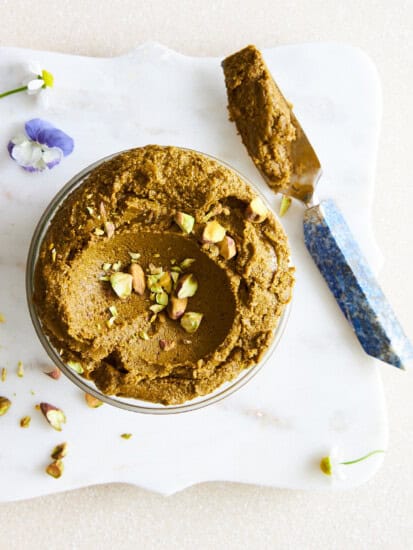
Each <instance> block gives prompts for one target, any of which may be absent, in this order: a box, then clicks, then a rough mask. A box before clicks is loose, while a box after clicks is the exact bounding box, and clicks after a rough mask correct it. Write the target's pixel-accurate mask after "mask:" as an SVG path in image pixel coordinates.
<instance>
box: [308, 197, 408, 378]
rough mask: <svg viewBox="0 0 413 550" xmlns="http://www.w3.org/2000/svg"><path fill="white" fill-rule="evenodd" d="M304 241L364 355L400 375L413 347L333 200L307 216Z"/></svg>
mask: <svg viewBox="0 0 413 550" xmlns="http://www.w3.org/2000/svg"><path fill="white" fill-rule="evenodd" d="M304 239H305V244H306V247H307V249H308V251H309V252H310V254H311V256H312V257H313V260H314V261H315V263H316V264H317V266H318V269H319V270H320V272H321V273H322V275H323V277H324V279H325V280H326V282H327V284H328V286H329V287H330V290H331V292H332V293H333V294H334V297H335V299H336V300H337V303H338V304H339V306H340V308H341V311H342V312H343V313H344V316H345V317H346V319H347V320H348V321H349V322H350V324H351V326H352V327H353V330H354V332H355V334H356V336H357V338H358V339H359V341H360V344H361V345H362V347H363V349H364V350H365V351H366V353H368V354H369V355H371V356H373V357H375V358H377V359H380V360H381V361H384V362H386V363H389V364H390V365H394V366H395V367H398V368H400V369H404V368H405V364H406V362H407V361H409V360H411V359H412V358H413V347H412V345H411V343H410V342H409V340H408V339H407V337H406V335H405V334H404V332H403V329H402V327H401V326H400V323H399V321H398V320H397V318H396V315H395V314H394V312H393V310H392V308H391V306H390V304H389V302H388V301H387V299H386V297H385V295H384V294H383V292H382V290H381V288H380V287H379V285H378V283H377V281H376V279H375V277H374V275H373V273H372V271H371V269H370V267H369V266H368V264H367V261H366V260H365V258H364V257H363V254H362V253H361V250H360V248H359V246H358V244H357V242H356V240H355V239H354V237H353V235H352V234H351V231H350V229H349V227H348V225H347V223H346V221H345V220H344V218H343V216H342V214H341V212H340V210H339V209H338V208H337V206H336V205H335V204H334V202H333V201H332V200H326V201H322V202H321V203H320V204H318V205H317V206H312V207H310V208H308V209H307V210H306V212H305V215H304Z"/></svg>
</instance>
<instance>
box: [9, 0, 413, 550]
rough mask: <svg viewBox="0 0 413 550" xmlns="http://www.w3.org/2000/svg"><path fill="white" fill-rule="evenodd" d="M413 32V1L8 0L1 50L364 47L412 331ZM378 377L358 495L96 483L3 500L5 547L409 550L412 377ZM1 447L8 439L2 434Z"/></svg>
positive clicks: (389, 223) (387, 251) (390, 227)
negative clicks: (380, 454) (382, 424)
mask: <svg viewBox="0 0 413 550" xmlns="http://www.w3.org/2000/svg"><path fill="white" fill-rule="evenodd" d="M412 29H413V2H412V0H405V1H403V0H394V1H392V2H389V1H387V0H341V1H339V0H337V1H335V0H330V1H321V0H312V1H308V2H307V1H305V0H301V1H299V0H288V1H284V0H271V1H261V2H260V1H257V2H251V1H239V2H235V1H225V2H216V1H215V2H207V1H203V2H202V1H193V2H189V1H185V2H171V1H161V0H157V1H151V2H140V1H136V0H135V1H134V0H123V1H122V0H111V1H110V0H95V1H86V0H71V1H70V2H64V3H63V2H60V3H59V2H56V1H48V0H37V1H36V2H34V1H33V0H31V1H28V0H26V1H25V0H0V45H2V46H3V45H4V46H21V47H30V48H37V49H49V50H53V51H61V52H67V53H77V54H84V55H96V56H109V55H116V54H120V53H123V52H126V51H128V50H129V49H130V48H132V47H134V46H135V45H137V44H140V43H142V42H144V41H146V40H158V41H160V42H162V43H164V44H166V45H167V46H169V47H172V48H175V49H177V50H179V51H181V52H183V53H187V54H192V55H222V56H223V55H225V54H228V53H230V52H232V51H235V50H236V49H237V48H239V47H242V46H244V45H246V44H247V43H251V42H252V43H255V44H257V45H258V46H260V47H266V46H276V45H277V44H285V43H296V42H308V41H342V42H348V43H350V44H353V45H357V46H360V47H362V48H363V49H364V50H365V51H366V52H367V53H368V54H369V55H370V56H371V57H372V59H373V60H374V61H375V63H376V64H377V66H378V69H379V72H380V75H381V78H382V83H383V92H384V115H383V128H382V134H381V141H380V150H379V160H378V166H377V188H376V199H375V204H374V221H375V231H376V235H377V240H378V243H379V245H380V247H381V249H382V251H383V253H384V256H385V259H386V263H385V266H384V268H383V271H382V273H381V276H380V280H381V283H382V286H383V287H384V289H385V291H386V293H387V295H388V297H389V298H390V300H391V302H392V303H393V305H394V308H395V310H396V312H397V313H398V315H399V317H400V319H401V321H402V322H403V324H404V326H405V329H406V331H407V333H408V334H409V336H410V337H411V338H413V314H412V306H413V284H412V283H411V271H412V268H413V258H412V256H413V246H412V245H413V232H412V217H413V206H412V204H413V186H412V173H411V172H412V171H411V158H412V155H413V153H412V145H413V140H412V133H411V121H412V120H413V94H412V89H413V64H412V61H411V51H412V46H413V36H412ZM361 123H362V121H361ZM382 373H383V381H384V386H385V393H386V398H387V401H388V408H389V424H390V443H389V450H388V453H387V455H386V460H385V463H384V466H383V467H382V469H381V470H380V472H379V473H378V474H377V475H376V476H375V478H374V479H372V480H371V481H370V482H369V483H368V484H366V485H365V486H363V487H360V488H359V489H356V490H352V491H349V492H345V493H332V492H331V493H306V492H299V491H298V492H297V491H295V492H293V491H285V490H284V491H279V490H274V489H262V488H257V487H252V486H241V485H236V484H225V483H211V484H205V485H202V486H198V487H193V488H191V489H188V490H186V491H184V492H182V493H181V494H178V495H175V496H173V497H169V498H163V497H160V496H157V495H153V494H151V493H148V492H145V491H143V490H140V489H137V488H134V487H130V486H126V485H109V486H101V487H90V488H87V489H83V490H78V491H73V492H71V493H66V494H61V495H55V496H51V497H45V498H38V499H35V500H32V501H26V502H20V503H12V504H3V505H0V550H3V549H5V548H9V547H13V548H15V549H18V550H20V549H26V548H27V549H38V548H39V549H40V548H46V547H49V548H59V549H61V550H64V549H69V548H70V549H83V548H92V547H95V546H98V547H99V548H101V549H102V550H104V549H106V548H122V549H123V548H125V549H127V548H145V549H152V548H154V549H155V548H156V549H163V548H168V549H171V548H179V549H186V548H188V549H189V548H191V549H192V548H193V547H197V548H201V549H210V548H211V549H212V548H213V549H215V548H226V549H233V548H237V549H238V548H248V549H267V548H268V549H270V548H277V549H290V548H291V549H313V548H314V549H316V548H317V549H320V548H323V549H324V548H326V549H346V550H347V549H350V548H351V549H353V548H357V549H370V548H375V549H377V548H380V549H382V548H383V549H387V548H388V549H390V548H391V549H405V548H406V549H407V548H412V547H413V519H412V518H413V461H412V450H413V445H412V442H413V435H412V434H413V415H412V411H413V408H412V394H413V380H412V375H411V373H407V374H406V373H400V372H398V371H396V370H395V369H393V368H391V367H387V366H384V365H383V368H382ZM4 444H7V445H9V444H12V442H4V441H2V440H1V434H0V445H4ZM91 466H92V467H93V458H91ZM1 475H7V473H5V472H2V473H1ZM0 491H1V485H0Z"/></svg>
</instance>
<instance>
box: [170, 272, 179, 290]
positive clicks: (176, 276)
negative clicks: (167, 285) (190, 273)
mask: <svg viewBox="0 0 413 550" xmlns="http://www.w3.org/2000/svg"><path fill="white" fill-rule="evenodd" d="M171 278H172V281H173V283H174V288H175V287H176V284H177V282H178V279H179V273H178V272H177V271H172V272H171Z"/></svg>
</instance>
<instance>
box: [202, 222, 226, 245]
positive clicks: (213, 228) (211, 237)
mask: <svg viewBox="0 0 413 550" xmlns="http://www.w3.org/2000/svg"><path fill="white" fill-rule="evenodd" d="M225 233H226V230H225V227H222V225H221V224H220V223H218V222H217V221H216V220H213V221H212V222H208V223H207V224H206V225H205V227H204V230H203V232H202V242H203V243H219V242H221V241H222V239H223V238H224V237H225Z"/></svg>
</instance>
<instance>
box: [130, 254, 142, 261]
mask: <svg viewBox="0 0 413 550" xmlns="http://www.w3.org/2000/svg"><path fill="white" fill-rule="evenodd" d="M128 254H129V256H130V257H131V259H132V260H139V258H140V257H141V255H140V254H139V252H128Z"/></svg>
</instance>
